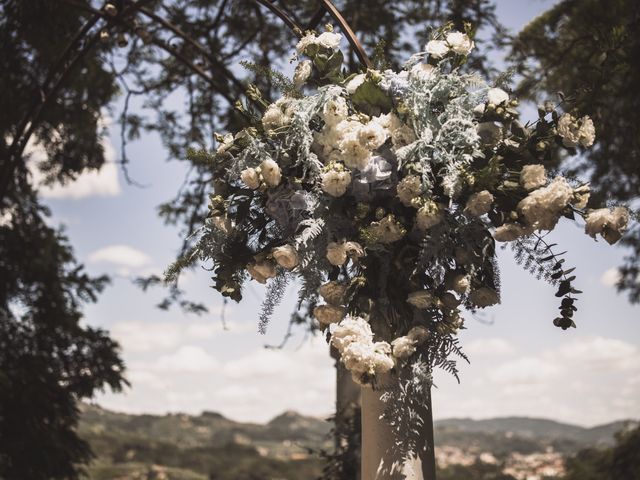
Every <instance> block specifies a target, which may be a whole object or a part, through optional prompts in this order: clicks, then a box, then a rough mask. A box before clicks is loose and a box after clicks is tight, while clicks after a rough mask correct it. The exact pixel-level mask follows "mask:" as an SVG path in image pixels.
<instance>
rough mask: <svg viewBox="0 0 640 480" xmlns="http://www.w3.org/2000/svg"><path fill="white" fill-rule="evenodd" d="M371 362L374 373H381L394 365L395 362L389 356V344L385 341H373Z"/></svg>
mask: <svg viewBox="0 0 640 480" xmlns="http://www.w3.org/2000/svg"><path fill="white" fill-rule="evenodd" d="M372 364H373V365H372V369H373V374H374V375H382V374H384V373H387V372H388V371H389V370H391V369H392V368H393V367H395V363H394V361H393V359H392V358H391V345H389V344H388V343H387V342H375V343H374V344H373V359H372Z"/></svg>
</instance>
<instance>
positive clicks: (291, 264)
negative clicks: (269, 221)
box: [271, 245, 299, 270]
mask: <svg viewBox="0 0 640 480" xmlns="http://www.w3.org/2000/svg"><path fill="white" fill-rule="evenodd" d="M271 255H273V259H274V260H275V261H276V262H277V263H278V265H280V266H281V267H282V268H286V269H287V270H292V269H294V268H295V267H296V266H297V265H298V262H299V260H298V252H296V249H295V248H293V247H292V246H291V245H283V246H281V247H275V248H274V249H273V250H271Z"/></svg>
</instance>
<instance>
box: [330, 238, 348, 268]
mask: <svg viewBox="0 0 640 480" xmlns="http://www.w3.org/2000/svg"><path fill="white" fill-rule="evenodd" d="M327 260H329V263H330V264H331V265H336V266H340V265H344V264H345V262H346V261H347V250H346V248H345V246H344V242H343V243H338V242H331V243H330V244H329V245H327Z"/></svg>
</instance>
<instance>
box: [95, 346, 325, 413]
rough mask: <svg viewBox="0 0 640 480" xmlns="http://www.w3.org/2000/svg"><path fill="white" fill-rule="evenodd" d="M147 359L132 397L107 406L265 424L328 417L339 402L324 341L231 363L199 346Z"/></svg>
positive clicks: (135, 373) (257, 352)
mask: <svg viewBox="0 0 640 480" xmlns="http://www.w3.org/2000/svg"><path fill="white" fill-rule="evenodd" d="M148 353H149V352H148ZM146 356H147V358H146V359H145V360H144V361H133V362H129V371H130V372H131V373H130V374H129V377H130V378H131V379H132V389H131V390H130V391H128V392H127V396H122V395H107V396H106V397H103V399H102V400H101V403H102V404H103V405H104V406H106V407H107V408H115V409H119V410H125V411H137V412H141V411H146V412H155V413H163V412H166V411H182V412H189V413H198V412H200V411H202V410H214V411H220V412H222V413H223V414H224V415H227V416H230V417H232V418H236V419H239V420H243V421H259V422H264V421H267V420H269V419H271V418H273V417H274V416H275V415H278V414H280V413H282V411H284V410H288V409H293V410H297V411H299V412H302V413H304V414H307V415H316V416H326V415H328V414H329V413H330V412H331V410H332V408H333V405H334V401H335V371H334V369H333V360H332V359H331V357H330V356H329V349H328V346H327V345H326V343H325V342H324V341H323V339H314V340H313V341H311V342H307V343H305V344H304V345H303V346H302V347H301V348H299V349H296V350H290V349H282V350H269V349H264V348H258V349H254V350H251V351H249V352H246V353H245V354H244V355H241V356H239V357H237V358H235V359H231V360H227V361H221V360H220V359H218V358H215V357H214V356H213V355H212V354H211V353H209V352H208V351H207V350H205V349H204V348H202V347H199V346H196V345H184V346H181V347H178V348H177V349H176V350H175V351H173V352H171V353H168V354H163V355H160V356H158V357H156V358H155V359H151V358H148V357H149V355H148V354H147V355H146ZM158 378H161V381H162V382H164V385H162V384H159V383H158ZM136 380H137V381H136Z"/></svg>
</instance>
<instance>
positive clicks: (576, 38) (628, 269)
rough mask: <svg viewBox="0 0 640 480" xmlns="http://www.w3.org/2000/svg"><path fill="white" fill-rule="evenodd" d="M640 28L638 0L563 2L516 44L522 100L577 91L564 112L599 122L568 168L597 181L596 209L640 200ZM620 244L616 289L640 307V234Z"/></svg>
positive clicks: (528, 28) (594, 186)
mask: <svg viewBox="0 0 640 480" xmlns="http://www.w3.org/2000/svg"><path fill="white" fill-rule="evenodd" d="M639 29H640V3H638V2H636V1H634V0H611V1H607V2H601V1H598V0H564V1H561V2H559V3H558V4H557V5H556V6H554V7H553V8H552V9H550V10H549V11H547V12H546V13H544V14H543V15H541V16H539V17H538V18H536V19H535V20H534V21H532V22H531V23H530V24H529V25H527V26H526V27H525V28H524V29H523V31H522V32H520V34H519V35H518V36H517V37H516V38H515V40H514V43H513V54H514V55H513V56H512V60H513V62H514V65H517V66H518V67H519V70H520V73H521V74H522V75H523V76H524V80H523V81H522V82H521V84H520V86H519V94H520V95H522V96H525V97H528V98H532V99H535V100H538V101H543V100H545V99H547V98H553V97H554V96H555V94H556V92H561V91H567V92H572V97H571V98H566V99H565V103H566V107H567V108H569V109H573V108H575V110H576V111H578V112H582V113H584V114H588V115H590V116H591V117H592V118H593V120H594V122H595V125H596V135H597V145H596V148H593V149H591V150H589V151H588V152H587V153H585V155H584V156H583V157H582V158H581V159H580V161H578V162H575V163H572V164H566V165H563V168H566V169H567V170H568V172H569V173H570V174H573V175H584V176H587V177H589V178H590V179H591V186H592V189H593V194H594V200H595V202H594V204H595V203H602V202H603V201H604V200H607V199H608V200H610V202H612V203H620V202H630V203H632V204H633V203H634V202H637V201H638V200H639V199H640V85H639V84H638V81H637V79H638V78H639V76H640V37H639V36H638V31H639ZM573 93H575V96H573ZM559 160H561V159H559ZM622 243H623V244H624V245H626V246H627V247H629V248H630V250H631V252H630V254H629V255H628V257H627V258H626V260H625V264H624V265H623V266H622V267H621V268H620V271H621V274H622V275H621V279H620V281H619V282H618V288H619V289H620V290H626V291H627V292H628V293H629V297H630V299H631V300H632V301H633V302H640V228H639V227H638V226H637V225H636V226H635V227H634V230H633V231H632V232H630V233H629V234H628V235H627V236H626V238H624V239H623V242H622Z"/></svg>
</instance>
